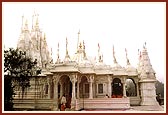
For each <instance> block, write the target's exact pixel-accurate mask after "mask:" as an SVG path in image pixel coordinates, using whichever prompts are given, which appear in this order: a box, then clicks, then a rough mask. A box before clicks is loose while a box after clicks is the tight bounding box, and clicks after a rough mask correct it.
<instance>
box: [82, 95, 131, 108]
mask: <svg viewBox="0 0 168 115" xmlns="http://www.w3.org/2000/svg"><path fill="white" fill-rule="evenodd" d="M79 101H80V109H82V108H83V109H108V110H109V109H110V110H112V109H113V110H115V109H117V110H121V109H130V99H129V98H128V97H126V98H94V99H80V100H79Z"/></svg>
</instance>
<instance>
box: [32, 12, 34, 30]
mask: <svg viewBox="0 0 168 115" xmlns="http://www.w3.org/2000/svg"><path fill="white" fill-rule="evenodd" d="M33 25H34V14H33V15H32V30H33V28H34V26H33Z"/></svg>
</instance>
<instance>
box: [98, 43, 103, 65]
mask: <svg viewBox="0 0 168 115" xmlns="http://www.w3.org/2000/svg"><path fill="white" fill-rule="evenodd" d="M98 62H103V54H101V53H100V45H99V43H98Z"/></svg>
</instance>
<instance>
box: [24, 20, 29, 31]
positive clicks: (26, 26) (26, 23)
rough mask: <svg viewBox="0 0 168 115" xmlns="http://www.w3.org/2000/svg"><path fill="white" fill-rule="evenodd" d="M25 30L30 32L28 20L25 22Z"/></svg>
mask: <svg viewBox="0 0 168 115" xmlns="http://www.w3.org/2000/svg"><path fill="white" fill-rule="evenodd" d="M24 30H29V27H28V20H27V19H26V21H25V27H24Z"/></svg>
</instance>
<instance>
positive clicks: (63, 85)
mask: <svg viewBox="0 0 168 115" xmlns="http://www.w3.org/2000/svg"><path fill="white" fill-rule="evenodd" d="M58 95H59V97H60V96H62V95H65V97H66V100H67V103H66V107H67V108H70V107H71V106H70V105H71V97H72V83H71V81H70V78H69V76H67V75H63V76H61V78H60V80H59V85H58Z"/></svg>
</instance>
